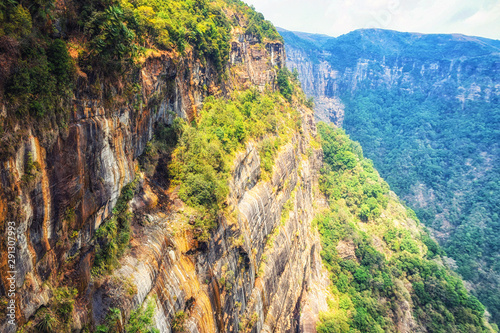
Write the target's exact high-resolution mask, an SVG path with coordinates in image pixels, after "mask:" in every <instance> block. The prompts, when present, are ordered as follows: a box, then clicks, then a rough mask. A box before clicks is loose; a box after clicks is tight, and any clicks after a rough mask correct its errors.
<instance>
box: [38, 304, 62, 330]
mask: <svg viewBox="0 0 500 333" xmlns="http://www.w3.org/2000/svg"><path fill="white" fill-rule="evenodd" d="M38 315H39V316H41V318H40V321H39V322H38V324H36V328H37V329H38V330H39V331H40V332H42V333H52V332H54V330H55V328H56V326H57V319H56V317H55V316H54V314H53V313H52V312H51V311H50V310H49V309H44V310H43V311H41V312H40V313H39V314H38Z"/></svg>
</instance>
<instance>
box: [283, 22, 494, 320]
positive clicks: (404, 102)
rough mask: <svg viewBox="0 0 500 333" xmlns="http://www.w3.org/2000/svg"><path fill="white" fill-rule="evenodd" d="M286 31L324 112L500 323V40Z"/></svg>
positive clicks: (292, 58) (293, 60)
mask: <svg viewBox="0 0 500 333" xmlns="http://www.w3.org/2000/svg"><path fill="white" fill-rule="evenodd" d="M281 33H282V35H283V37H284V38H285V41H286V43H287V44H286V45H287V46H286V47H287V55H288V66H289V67H290V68H297V69H298V72H299V78H300V81H301V82H302V86H303V88H304V90H305V91H306V93H307V94H308V95H309V96H314V97H315V98H316V99H317V101H318V103H317V107H316V109H315V111H316V115H317V117H319V118H321V119H323V120H329V121H333V122H335V123H337V124H339V125H342V127H343V128H344V129H345V130H346V132H347V133H349V134H350V135H351V136H352V138H353V139H354V140H357V141H359V142H360V143H361V145H362V146H363V148H364V151H365V154H366V156H367V157H368V158H371V159H372V160H373V162H374V165H375V167H376V168H377V170H379V171H380V173H381V175H382V176H383V177H384V179H386V180H387V182H388V183H389V184H390V185H391V188H392V189H393V190H394V191H395V192H396V193H397V194H398V195H399V196H400V197H401V198H403V199H404V201H405V202H406V203H407V204H408V205H409V206H410V207H412V208H413V209H414V210H415V212H416V213H417V216H418V217H419V218H420V220H421V221H423V222H424V223H425V225H427V226H428V227H429V228H431V231H432V233H433V235H434V236H435V237H436V238H437V239H438V240H439V242H440V243H441V245H443V247H444V250H445V251H446V253H447V255H448V256H449V257H450V258H452V259H454V261H451V262H450V265H451V267H454V268H455V269H456V271H457V272H458V273H460V274H461V275H462V276H463V277H464V278H465V279H466V280H467V281H468V287H469V288H472V289H473V293H474V294H475V295H476V296H477V297H478V298H479V299H480V300H481V301H482V302H483V303H484V304H485V305H486V306H487V307H488V310H489V311H490V313H491V314H492V316H493V318H494V320H495V321H496V322H497V323H498V322H499V320H500V317H499V315H500V294H499V291H498V290H500V289H499V286H500V270H499V269H500V267H499V266H498V258H499V257H498V256H499V255H500V252H499V251H500V248H499V243H498V238H497V236H496V235H497V234H498V232H499V231H500V229H499V228H500V220H499V218H498V214H497V211H498V208H499V206H500V196H499V193H500V192H499V187H498V181H499V179H500V170H499V169H498V167H497V165H499V156H500V151H499V146H498V143H499V142H500V136H499V132H498V128H500V127H499V125H500V123H499V121H500V118H499V117H500V90H499V88H500V53H499V47H500V41H496V40H489V39H484V38H478V37H470V36H463V35H424V34H411V33H399V32H395V31H386V30H358V31H354V32H352V33H349V34H347V35H344V36H340V37H338V38H329V39H326V38H325V37H324V36H318V37H316V38H315V37H314V35H307V38H302V37H299V36H300V34H295V33H293V32H287V31H283V32H281ZM313 40H315V42H313ZM306 44H307V47H306V46H305V45H306ZM455 261H456V263H455Z"/></svg>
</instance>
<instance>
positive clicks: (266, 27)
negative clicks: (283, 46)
mask: <svg viewBox="0 0 500 333" xmlns="http://www.w3.org/2000/svg"><path fill="white" fill-rule="evenodd" d="M247 8H248V7H247ZM247 13H248V16H249V23H248V25H247V29H246V31H245V33H246V34H250V35H253V36H255V37H257V38H258V40H259V41H261V42H262V41H264V40H270V41H281V42H283V38H282V37H281V36H280V34H279V33H278V31H276V28H275V27H274V25H273V24H272V23H271V22H269V21H267V20H265V19H264V15H262V14H261V13H258V12H255V11H253V10H252V9H249V10H247Z"/></svg>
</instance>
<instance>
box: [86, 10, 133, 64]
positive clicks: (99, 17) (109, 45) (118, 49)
mask: <svg viewBox="0 0 500 333" xmlns="http://www.w3.org/2000/svg"><path fill="white" fill-rule="evenodd" d="M130 19H131V18H130V17H127V16H126V15H125V14H124V12H123V10H122V8H120V7H118V6H110V7H108V8H106V9H105V10H104V11H99V12H95V13H94V14H93V15H92V17H91V18H90V20H89V21H88V23H87V24H86V26H85V32H86V34H87V35H88V36H89V38H90V43H89V46H90V50H91V53H90V54H91V56H93V57H94V58H95V60H96V61H101V62H103V63H104V64H106V65H113V66H114V67H116V66H118V67H117V69H119V68H120V66H121V64H122V61H130V60H132V59H133V57H134V56H135V55H136V51H137V46H136V45H135V44H134V38H135V33H134V31H133V30H131V29H129V28H128V26H127V25H129V24H130Z"/></svg>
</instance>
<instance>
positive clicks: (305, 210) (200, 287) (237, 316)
mask: <svg viewBox="0 0 500 333" xmlns="http://www.w3.org/2000/svg"><path fill="white" fill-rule="evenodd" d="M304 116H305V117H308V118H311V114H304ZM311 124H312V122H309V123H308V122H305V123H304V133H306V134H304V135H296V136H295V138H294V140H293V142H292V143H290V144H288V145H286V146H284V147H283V149H282V150H281V152H280V153H279V156H278V157H277V159H276V165H275V168H274V172H273V176H272V180H270V181H268V182H262V181H259V176H260V157H259V155H258V151H257V150H256V148H255V146H254V145H253V144H249V145H248V146H247V149H246V151H244V152H242V153H240V155H239V156H238V157H237V159H236V162H235V165H234V168H233V170H234V171H233V181H232V184H231V194H230V200H229V201H230V202H231V203H233V204H234V207H235V208H236V209H235V214H234V215H235V219H234V220H231V218H228V219H227V218H221V220H220V221H219V226H218V228H217V229H216V230H215V231H214V233H213V235H212V237H211V239H210V243H209V244H208V245H202V244H197V243H196V241H195V240H194V239H193V237H192V228H191V227H190V226H189V223H188V222H189V218H188V217H187V216H186V215H185V214H184V213H183V210H184V208H183V207H182V206H181V207H180V208H179V209H178V210H176V211H174V212H172V213H171V214H168V215H165V214H164V213H158V214H153V215H151V216H149V220H150V221H151V224H150V225H149V226H148V227H146V230H145V232H144V235H143V236H142V237H140V238H137V239H135V243H136V246H134V249H133V250H132V252H131V255H130V256H128V257H127V258H125V259H124V260H123V266H122V268H121V269H120V270H119V271H118V272H117V273H116V276H118V279H119V280H126V279H127V278H131V279H132V280H133V283H134V284H135V285H136V286H137V288H138V293H137V295H136V296H134V299H133V300H132V302H133V303H135V304H140V303H142V302H143V301H144V299H145V297H146V296H147V295H157V298H156V299H157V307H158V311H157V317H156V320H157V323H158V328H159V329H160V331H161V332H169V331H170V330H171V322H172V319H173V317H174V315H175V313H177V312H179V311H185V312H186V313H187V314H188V319H187V320H186V322H185V323H184V327H185V329H186V330H187V331H189V332H216V331H230V332H231V331H236V330H238V327H239V326H240V325H242V327H246V328H248V329H250V328H251V331H252V332H261V331H263V332H272V331H280V332H281V331H292V330H297V329H298V328H300V327H301V325H305V323H308V325H312V326H313V327H315V322H316V321H315V320H316V319H317V314H318V311H319V310H320V309H321V310H326V299H325V295H324V291H325V289H323V288H322V287H316V288H315V289H313V292H312V296H311V297H308V296H309V295H310V292H309V290H310V288H311V287H312V286H317V285H320V286H325V284H326V286H327V285H328V279H327V277H325V276H324V275H323V272H322V270H321V258H320V255H319V251H320V243H319V238H318V235H316V234H315V233H314V232H313V231H312V229H311V227H310V223H311V220H312V218H313V216H314V208H313V206H312V203H313V200H314V195H315V193H314V191H315V188H316V182H317V172H318V170H319V167H320V166H321V161H322V152H321V151H320V150H317V151H315V152H314V153H313V154H312V155H311V156H310V157H309V158H307V157H305V155H304V154H305V153H306V149H307V148H308V147H309V145H308V140H307V137H308V135H309V133H310V134H313V135H314V133H315V129H314V127H313V126H314V125H313V126H312V127H310V126H311ZM289 200H291V203H292V205H291V207H292V208H291V210H290V211H289V212H288V213H289V215H288V216H289V217H288V219H286V220H282V218H281V217H282V215H283V212H282V210H283V206H284V204H285V203H286V202H287V201H289ZM200 246H202V247H204V249H203V250H202V249H201V248H200ZM113 279H114V278H109V279H107V280H106V281H105V282H104V283H103V284H102V285H101V287H100V288H99V289H98V292H96V293H95V294H94V300H93V305H94V306H93V314H94V316H95V318H94V319H95V321H96V322H101V321H102V320H103V319H104V315H105V313H106V311H105V310H106V309H107V308H109V307H111V306H113V305H116V304H123V303H124V302H125V301H126V297H125V296H124V295H123V293H120V288H122V287H121V286H119V285H118V286H113V282H112V281H113ZM99 290H108V292H107V293H106V294H105V295H106V296H105V298H104V301H103V295H104V292H99ZM109 290H113V291H111V292H110V291H109ZM110 295H118V296H117V297H115V298H112V297H111V296H110ZM306 302H308V303H309V304H311V305H309V306H310V307H311V308H312V309H311V310H309V313H311V314H312V316H316V317H315V318H310V317H307V316H301V312H300V309H301V306H302V305H303V304H305V303H306ZM240 323H241V324H240Z"/></svg>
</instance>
